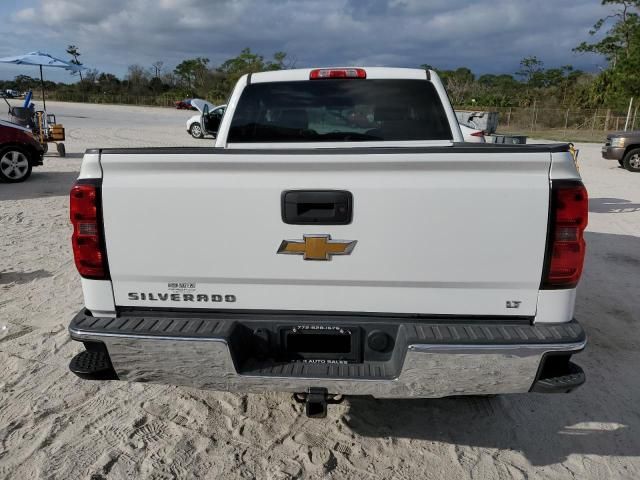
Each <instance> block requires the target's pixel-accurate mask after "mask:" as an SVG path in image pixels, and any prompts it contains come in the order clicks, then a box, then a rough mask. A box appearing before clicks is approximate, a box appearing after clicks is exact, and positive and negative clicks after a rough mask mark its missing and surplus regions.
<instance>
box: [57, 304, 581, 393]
mask: <svg viewBox="0 0 640 480" xmlns="http://www.w3.org/2000/svg"><path fill="white" fill-rule="evenodd" d="M248 316H249V317H250V318H254V317H252V316H251V315H248ZM335 320H336V319H335V318H334V317H330V318H328V317H325V318H324V319H323V320H322V322H324V323H330V322H334V321H335ZM368 320H371V319H368ZM287 321H290V318H287ZM304 321H307V319H304V318H303V319H301V320H300V322H304ZM339 321H342V322H344V320H339ZM394 321H395V320H394ZM400 321H404V323H400V324H399V325H397V333H396V343H395V348H394V351H393V354H392V355H391V356H390V357H389V358H388V359H387V360H386V361H370V362H366V361H365V362H361V363H350V364H331V363H320V364H317V363H312V364H309V363H299V362H296V363H283V362H280V363H276V362H271V363H268V362H266V363H265V362H262V363H260V362H254V361H252V359H251V358H250V357H251V352H248V353H247V352H246V351H241V350H247V349H250V342H249V343H248V342H247V341H246V340H245V339H241V340H238V338H237V331H238V329H239V328H240V327H238V325H243V326H244V325H246V324H249V325H250V327H252V326H253V325H254V324H255V323H256V322H259V320H254V321H251V320H249V321H246V319H244V318H241V319H238V320H236V315H234V314H226V317H224V318H215V319H212V318H203V317H201V316H200V317H197V316H187V317H178V318H177V319H176V318H169V317H164V316H163V317H160V318H153V317H146V316H136V317H121V318H118V319H115V320H114V319H100V318H94V317H91V316H88V315H86V314H85V313H83V312H81V313H80V314H78V316H76V318H75V319H74V321H73V322H72V324H71V325H70V327H69V331H70V334H71V337H72V338H73V339H74V340H77V341H82V342H85V345H87V346H88V348H89V349H91V348H93V349H95V348H96V345H99V346H100V347H99V348H104V349H105V354H106V355H108V358H109V360H110V362H111V365H112V367H113V370H114V371H115V375H117V378H118V379H120V380H127V381H134V382H152V383H163V384H173V385H184V386H189V387H196V388H202V389H213V390H225V391H242V392H264V391H274V390H275V391H289V392H304V391H307V390H308V389H309V388H324V389H326V390H327V391H328V392H329V393H334V394H345V395H372V396H374V397H379V398H388V397H396V398H408V397H444V396H451V395H482V394H502V393H520V392H528V391H530V390H531V389H532V387H533V386H534V384H535V383H536V382H537V381H538V380H540V379H541V375H542V372H543V371H544V370H545V369H544V368H542V365H543V364H544V363H545V362H544V361H543V360H544V359H546V358H556V359H557V358H562V359H564V360H566V362H565V361H564V360H562V361H561V362H556V363H558V364H562V365H564V364H566V365H573V364H571V363H570V362H568V359H569V357H570V356H571V355H572V354H574V353H577V352H579V351H580V350H582V349H583V348H584V347H585V344H586V338H585V335H584V331H583V330H582V328H581V327H580V326H579V325H578V323H577V322H575V321H574V322H570V323H567V324H557V325H543V326H534V325H528V324H522V323H516V324H502V323H495V322H494V323H491V322H489V323H487V324H484V323H480V322H475V323H471V324H469V323H465V322H464V321H451V320H449V321H447V322H443V321H430V322H426V321H425V322H424V323H422V322H421V323H415V322H413V321H411V320H409V319H400ZM354 322H355V321H354V320H353V318H350V319H349V320H348V322H347V323H349V324H354ZM376 322H378V323H376V328H377V326H378V325H379V324H380V323H379V319H376ZM365 323H366V321H365ZM167 324H169V325H170V326H166V325H167ZM171 325H173V326H174V328H172V327H171ZM363 325H364V324H363ZM367 325H369V324H367ZM178 326H179V327H180V328H179V331H176V329H177V328H178ZM362 328H363V331H364V332H365V333H366V331H367V328H368V327H366V326H363V327H362ZM208 329H210V331H208ZM363 338H364V337H363ZM102 345H104V347H102ZM243 356H244V358H245V360H241V358H243ZM247 357H248V358H249V359H248V360H246V358H247ZM574 367H575V366H574ZM552 370H553V369H551V370H549V371H552ZM556 370H557V369H556ZM556 373H560V374H562V373H563V372H562V371H560V372H556ZM554 375H555V373H554ZM547 376H548V374H547ZM556 376H557V377H558V376H561V375H556ZM86 378H88V377H86ZM581 378H582V380H581V381H579V382H578V383H577V384H576V385H573V386H572V385H568V386H567V385H565V387H567V388H565V389H564V391H569V390H571V389H572V388H575V387H576V386H579V384H580V383H582V381H584V376H583V375H582V377H581ZM565 383H566V381H565ZM569 383H571V382H569ZM573 383H576V382H575V381H574V382H573Z"/></svg>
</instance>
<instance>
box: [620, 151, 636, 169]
mask: <svg viewBox="0 0 640 480" xmlns="http://www.w3.org/2000/svg"><path fill="white" fill-rule="evenodd" d="M623 166H624V168H626V169H627V170H629V171H630V172H640V148H634V149H633V150H630V151H629V152H627V154H626V155H625V156H624V165H623Z"/></svg>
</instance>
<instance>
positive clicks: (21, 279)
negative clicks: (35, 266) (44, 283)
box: [0, 269, 52, 285]
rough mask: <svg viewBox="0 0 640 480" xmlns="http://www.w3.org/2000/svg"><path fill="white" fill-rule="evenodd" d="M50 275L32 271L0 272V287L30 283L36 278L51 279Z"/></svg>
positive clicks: (43, 271)
mask: <svg viewBox="0 0 640 480" xmlns="http://www.w3.org/2000/svg"><path fill="white" fill-rule="evenodd" d="M51 276H52V273H51V272H48V271H47V270H42V269H40V270H34V271H32V272H11V271H9V272H0V285H8V284H9V283H15V284H17V285H23V284H25V283H31V282H32V281H33V280H35V279H38V278H47V277H51Z"/></svg>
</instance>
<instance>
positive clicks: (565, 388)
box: [531, 362, 586, 393]
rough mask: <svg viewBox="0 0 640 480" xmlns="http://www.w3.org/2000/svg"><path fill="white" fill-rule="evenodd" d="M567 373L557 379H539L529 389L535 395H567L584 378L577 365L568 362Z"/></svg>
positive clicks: (581, 382)
mask: <svg viewBox="0 0 640 480" xmlns="http://www.w3.org/2000/svg"><path fill="white" fill-rule="evenodd" d="M568 370H569V371H568V373H567V374H566V375H561V376H557V377H550V378H541V379H539V380H536V382H535V383H534V384H533V387H531V391H532V392H536V393H569V392H571V391H572V390H575V389H576V388H578V387H579V386H580V385H582V384H583V383H584V382H585V380H586V376H585V374H584V370H582V367H580V366H579V365H576V364H575V363H573V362H569V365H568Z"/></svg>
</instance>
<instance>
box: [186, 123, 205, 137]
mask: <svg viewBox="0 0 640 480" xmlns="http://www.w3.org/2000/svg"><path fill="white" fill-rule="evenodd" d="M189 132H190V133H191V136H192V137H193V138H204V133H202V127H201V126H200V124H199V123H194V124H193V125H191V128H190V129H189Z"/></svg>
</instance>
